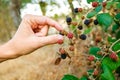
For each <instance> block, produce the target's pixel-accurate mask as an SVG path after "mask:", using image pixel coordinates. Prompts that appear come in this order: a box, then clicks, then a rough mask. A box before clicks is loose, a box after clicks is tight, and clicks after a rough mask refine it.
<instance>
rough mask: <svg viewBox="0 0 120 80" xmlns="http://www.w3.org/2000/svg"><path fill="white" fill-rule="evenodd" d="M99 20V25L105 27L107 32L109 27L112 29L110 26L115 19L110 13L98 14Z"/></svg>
mask: <svg viewBox="0 0 120 80" xmlns="http://www.w3.org/2000/svg"><path fill="white" fill-rule="evenodd" d="M97 20H98V23H99V24H100V25H102V26H103V29H104V30H105V31H106V30H107V29H108V27H110V25H111V24H112V22H113V18H112V16H111V15H110V14H109V13H101V14H98V15H97Z"/></svg>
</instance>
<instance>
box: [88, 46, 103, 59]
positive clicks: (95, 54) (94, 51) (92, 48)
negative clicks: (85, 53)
mask: <svg viewBox="0 0 120 80" xmlns="http://www.w3.org/2000/svg"><path fill="white" fill-rule="evenodd" d="M100 50H101V49H100V48H99V47H91V48H90V49H89V54H91V55H94V56H95V57H98V58H101V57H102V56H101V55H99V54H97V52H98V51H100Z"/></svg>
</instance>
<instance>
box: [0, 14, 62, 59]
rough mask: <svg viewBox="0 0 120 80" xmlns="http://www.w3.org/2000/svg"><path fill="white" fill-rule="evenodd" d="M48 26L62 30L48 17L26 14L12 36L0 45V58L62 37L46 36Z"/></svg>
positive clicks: (8, 56)
mask: <svg viewBox="0 0 120 80" xmlns="http://www.w3.org/2000/svg"><path fill="white" fill-rule="evenodd" d="M49 26H52V27H54V28H56V29H57V30H58V31H61V30H63V29H62V27H61V26H60V25H59V24H58V23H57V22H56V21H54V20H52V19H50V18H48V17H45V16H36V15H26V16H25V17H24V18H23V20H22V22H21V24H20V25H19V28H18V30H17V32H16V34H15V35H14V37H13V38H12V39H11V40H10V41H8V42H7V43H6V44H4V45H3V46H1V47H0V59H9V58H16V57H18V56H21V55H25V54H28V53H30V52H32V51H34V50H36V49H38V48H40V47H42V46H45V45H48V44H54V43H57V41H58V40H59V39H63V37H62V36H61V35H50V36H46V35H47V33H48V29H49Z"/></svg>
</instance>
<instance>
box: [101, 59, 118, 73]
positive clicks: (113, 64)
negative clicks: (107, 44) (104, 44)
mask: <svg viewBox="0 0 120 80" xmlns="http://www.w3.org/2000/svg"><path fill="white" fill-rule="evenodd" d="M102 64H103V65H107V66H108V67H109V68H110V69H111V71H113V70H115V69H117V68H118V67H119V66H120V59H119V60H118V61H113V60H112V59H110V58H109V57H105V58H104V59H103V61H102Z"/></svg>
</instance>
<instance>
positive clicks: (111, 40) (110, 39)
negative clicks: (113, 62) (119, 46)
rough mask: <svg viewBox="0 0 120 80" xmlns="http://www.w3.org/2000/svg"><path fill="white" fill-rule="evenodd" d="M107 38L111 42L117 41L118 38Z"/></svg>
mask: <svg viewBox="0 0 120 80" xmlns="http://www.w3.org/2000/svg"><path fill="white" fill-rule="evenodd" d="M107 40H108V42H109V43H113V42H115V41H116V39H115V38H112V37H108V39H107Z"/></svg>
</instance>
